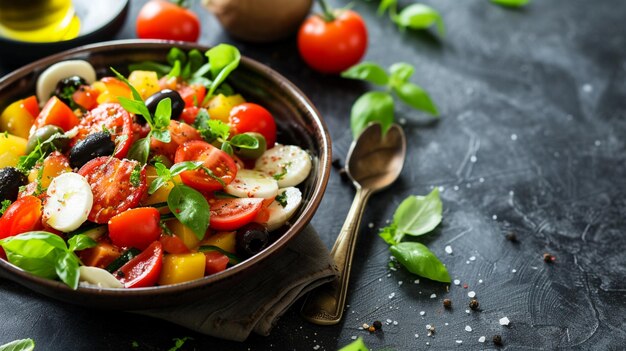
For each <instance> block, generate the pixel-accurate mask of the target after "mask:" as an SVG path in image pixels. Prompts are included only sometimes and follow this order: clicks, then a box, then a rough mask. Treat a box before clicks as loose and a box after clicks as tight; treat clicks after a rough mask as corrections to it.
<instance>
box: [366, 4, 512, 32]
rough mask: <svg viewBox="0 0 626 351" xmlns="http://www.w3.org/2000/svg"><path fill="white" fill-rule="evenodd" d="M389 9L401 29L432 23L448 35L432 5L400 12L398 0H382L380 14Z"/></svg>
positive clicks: (424, 26)
mask: <svg viewBox="0 0 626 351" xmlns="http://www.w3.org/2000/svg"><path fill="white" fill-rule="evenodd" d="M504 1H506V0H504ZM509 1H515V0H509ZM387 10H389V18H391V20H392V21H393V22H394V23H395V24H396V25H397V26H398V28H400V29H401V30H406V29H416V30H420V29H427V28H430V27H431V26H432V25H435V26H436V27H437V32H438V33H439V35H441V36H442V37H443V36H445V35H446V27H445V25H444V23H443V19H442V18H441V15H440V14H439V12H437V10H435V9H433V8H432V7H430V6H427V5H424V4H412V5H409V6H407V7H405V8H403V9H402V10H400V12H398V0H382V1H381V2H380V5H379V6H378V15H379V16H382V15H384V14H385V12H387Z"/></svg>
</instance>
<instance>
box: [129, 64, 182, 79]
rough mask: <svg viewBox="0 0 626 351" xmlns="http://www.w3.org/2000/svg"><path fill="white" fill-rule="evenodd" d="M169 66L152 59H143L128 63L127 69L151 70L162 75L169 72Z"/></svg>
mask: <svg viewBox="0 0 626 351" xmlns="http://www.w3.org/2000/svg"><path fill="white" fill-rule="evenodd" d="M171 69H172V67H171V66H168V65H164V64H161V63H157V62H153V61H143V62H140V63H133V64H130V65H128V70H129V71H130V72H132V71H153V72H156V74H157V76H159V78H160V77H162V76H164V75H166V74H168V73H169V72H170V70H171Z"/></svg>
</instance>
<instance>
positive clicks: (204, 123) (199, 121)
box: [193, 108, 210, 130]
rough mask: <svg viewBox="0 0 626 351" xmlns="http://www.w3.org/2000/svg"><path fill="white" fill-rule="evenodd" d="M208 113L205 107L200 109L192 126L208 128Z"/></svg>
mask: <svg viewBox="0 0 626 351" xmlns="http://www.w3.org/2000/svg"><path fill="white" fill-rule="evenodd" d="M209 119H210V117H209V113H208V112H207V110H206V109H203V108H202V109H200V110H199V111H198V114H197V115H196V120H195V121H194V122H193V127H194V128H196V129H198V130H200V129H209V128H210V127H209Z"/></svg>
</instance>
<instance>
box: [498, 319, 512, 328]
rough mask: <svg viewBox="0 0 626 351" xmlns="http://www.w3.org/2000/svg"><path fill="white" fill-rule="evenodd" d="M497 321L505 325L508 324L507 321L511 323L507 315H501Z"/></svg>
mask: <svg viewBox="0 0 626 351" xmlns="http://www.w3.org/2000/svg"><path fill="white" fill-rule="evenodd" d="M499 322H500V325H505V326H506V325H509V323H511V321H509V318H508V317H502V318H500V320H499Z"/></svg>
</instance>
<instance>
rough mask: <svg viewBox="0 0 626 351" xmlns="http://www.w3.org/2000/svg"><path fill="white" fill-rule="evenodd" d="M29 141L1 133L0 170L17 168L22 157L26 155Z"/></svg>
mask: <svg viewBox="0 0 626 351" xmlns="http://www.w3.org/2000/svg"><path fill="white" fill-rule="evenodd" d="M26 143H28V140H26V139H24V138H20V137H17V136H15V135H11V134H8V133H0V168H3V167H15V166H17V162H18V161H19V158H20V156H24V155H25V154H26Z"/></svg>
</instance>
